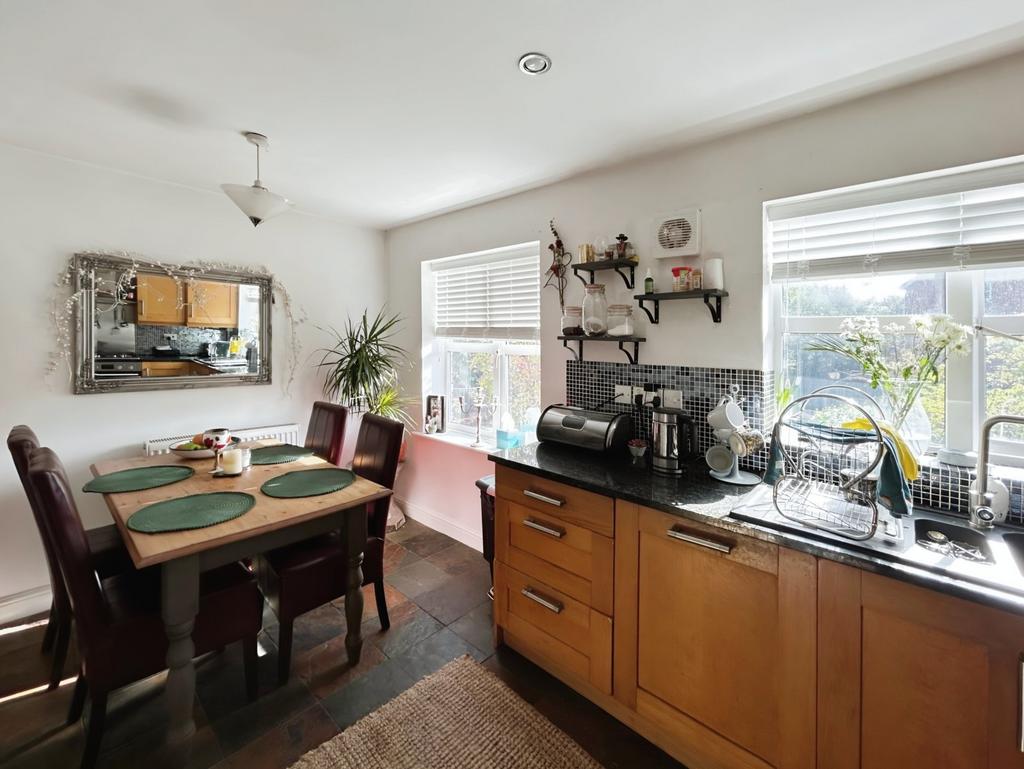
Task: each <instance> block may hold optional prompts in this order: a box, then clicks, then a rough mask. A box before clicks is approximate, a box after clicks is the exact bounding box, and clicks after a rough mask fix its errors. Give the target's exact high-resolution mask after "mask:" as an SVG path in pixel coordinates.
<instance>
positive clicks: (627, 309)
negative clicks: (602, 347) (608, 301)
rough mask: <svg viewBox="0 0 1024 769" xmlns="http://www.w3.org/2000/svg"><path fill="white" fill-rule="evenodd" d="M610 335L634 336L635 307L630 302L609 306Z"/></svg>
mask: <svg viewBox="0 0 1024 769" xmlns="http://www.w3.org/2000/svg"><path fill="white" fill-rule="evenodd" d="M608 336H633V307H632V306H631V305H628V304H612V305H609V306H608Z"/></svg>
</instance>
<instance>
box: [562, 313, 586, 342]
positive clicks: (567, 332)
mask: <svg viewBox="0 0 1024 769" xmlns="http://www.w3.org/2000/svg"><path fill="white" fill-rule="evenodd" d="M562 336H583V308H582V307H570V306H566V307H565V308H564V309H563V310H562Z"/></svg>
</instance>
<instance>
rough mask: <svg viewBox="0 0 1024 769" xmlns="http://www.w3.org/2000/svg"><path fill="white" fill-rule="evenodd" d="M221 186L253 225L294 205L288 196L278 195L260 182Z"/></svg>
mask: <svg viewBox="0 0 1024 769" xmlns="http://www.w3.org/2000/svg"><path fill="white" fill-rule="evenodd" d="M220 188H221V189H222V190H224V194H225V195H227V196H228V197H229V198H231V200H232V201H234V203H235V205H236V206H238V207H239V208H240V209H242V213H243V214H245V215H246V216H248V217H249V221H250V222H252V224H253V227H256V226H258V225H259V223H260V222H263V221H266V220H267V219H270V218H271V217H273V216H277V215H278V214H282V213H284V212H285V211H287V210H288V209H289V208H291V207H292V206H293V205H294V204H293V203H292V202H291V201H290V200H288V198H285V197H282V196H281V195H276V194H274V193H273V192H271V191H270V190H268V189H267V188H266V187H264V186H263V185H260V184H254V185H252V186H251V187H247V186H245V185H244V184H222V185H220Z"/></svg>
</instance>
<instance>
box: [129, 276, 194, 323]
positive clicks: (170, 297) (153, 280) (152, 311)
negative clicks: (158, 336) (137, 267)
mask: <svg viewBox="0 0 1024 769" xmlns="http://www.w3.org/2000/svg"><path fill="white" fill-rule="evenodd" d="M183 299H184V289H183V288H182V286H180V285H178V282H177V281H175V280H174V278H172V277H171V276H170V275H146V274H144V273H139V275H138V305H137V309H138V323H139V325H143V326H184V325H185V307H184V305H183Z"/></svg>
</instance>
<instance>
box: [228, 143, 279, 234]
mask: <svg viewBox="0 0 1024 769" xmlns="http://www.w3.org/2000/svg"><path fill="white" fill-rule="evenodd" d="M244 136H245V138H246V140H247V141H248V142H249V143H250V144H254V145H256V181H254V182H253V183H252V186H251V187H246V186H245V185H244V184H222V185H220V188H221V189H222V190H224V194H225V195H227V196H228V197H229V198H231V200H232V201H234V204H235V205H236V206H238V207H239V208H240V209H242V213H243V214H245V215H246V216H248V217H249V221H250V222H252V226H253V227H257V226H259V224H260V222H264V221H266V220H267V219H270V218H271V217H273V216H277V215H278V214H281V213H284V212H285V211H287V210H288V209H289V208H291V207H292V206H293V205H294V203H292V202H291V201H290V200H288V198H285V197H282V196H281V195H275V194H274V193H273V192H271V191H270V190H268V189H267V188H266V187H264V186H263V182H261V181H260V150H266V149H268V148H269V146H270V143H269V142H268V141H267V137H266V136H264V135H263V134H258V133H253V132H251V131H246V132H245V134H244Z"/></svg>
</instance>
